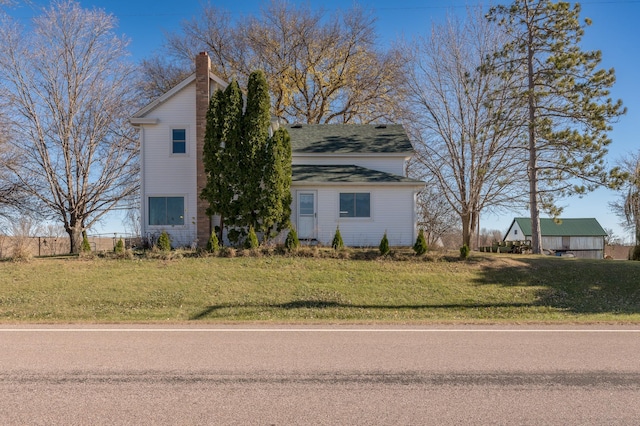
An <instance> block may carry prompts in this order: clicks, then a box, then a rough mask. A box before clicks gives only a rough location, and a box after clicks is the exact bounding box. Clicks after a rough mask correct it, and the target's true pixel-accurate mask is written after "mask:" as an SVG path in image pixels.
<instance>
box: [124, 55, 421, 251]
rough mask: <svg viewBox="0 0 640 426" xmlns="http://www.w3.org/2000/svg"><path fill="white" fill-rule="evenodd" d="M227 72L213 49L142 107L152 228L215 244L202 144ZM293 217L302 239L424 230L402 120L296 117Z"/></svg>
mask: <svg viewBox="0 0 640 426" xmlns="http://www.w3.org/2000/svg"><path fill="white" fill-rule="evenodd" d="M226 84H227V83H226V82H224V81H223V80H221V79H220V78H218V77H217V76H215V75H214V74H213V73H212V72H211V62H210V59H209V56H208V55H207V54H206V53H201V54H199V55H198V56H197V57H196V72H195V73H194V74H193V75H191V76H189V77H188V78H186V79H185V80H184V81H182V82H181V83H180V84H178V85H177V86H176V87H174V88H173V89H171V90H170V91H168V92H167V93H165V94H164V95H162V96H160V97H159V98H158V99H156V100H155V101H153V102H152V103H151V104H149V105H147V106H146V107H144V108H143V109H141V110H140V111H139V112H138V113H136V114H135V115H134V116H133V117H132V118H131V120H130V121H131V123H132V124H133V125H134V126H137V127H138V128H139V129H140V147H141V221H142V224H141V225H142V228H141V229H142V234H143V237H153V236H157V235H159V234H160V233H161V232H162V231H167V232H168V233H169V235H170V236H171V239H172V241H173V243H174V245H176V246H189V245H199V246H203V245H205V244H206V242H207V240H208V237H209V235H210V234H211V230H212V220H211V218H209V217H208V216H207V215H206V213H205V212H206V208H207V204H206V202H205V201H203V200H201V199H200V198H199V196H198V194H200V192H201V191H202V188H203V187H204V185H205V183H206V176H205V172H204V165H203V162H202V151H203V146H204V132H205V128H206V112H207V108H208V106H209V97H210V96H211V94H212V93H214V91H215V90H217V89H219V88H220V89H223V88H224V87H226ZM287 130H288V131H289V134H290V136H291V145H292V161H293V176H292V181H293V182H292V186H291V191H292V195H293V204H292V206H291V207H292V218H291V219H292V223H293V224H294V226H295V227H296V230H297V231H298V237H299V238H300V239H301V240H308V241H317V242H319V243H321V244H330V243H331V240H332V238H333V235H334V233H335V230H336V228H337V227H339V228H340V232H341V234H342V237H343V240H344V242H345V244H346V245H347V246H374V245H378V244H379V243H380V239H381V238H382V235H383V234H384V232H385V231H386V232H387V237H388V238H389V242H390V244H391V245H397V246H408V245H412V244H413V242H414V241H415V239H416V237H417V230H416V223H417V218H416V194H417V192H418V191H419V190H420V189H422V188H423V187H424V183H423V182H421V181H417V180H414V179H410V178H408V177H407V176H406V162H407V160H408V159H409V158H410V156H411V154H412V151H413V148H412V146H411V143H410V141H409V139H408V138H407V135H406V133H405V132H404V130H403V128H402V126H400V125H387V126H384V125H377V126H376V125H355V124H353V125H338V124H329V125H289V126H287Z"/></svg>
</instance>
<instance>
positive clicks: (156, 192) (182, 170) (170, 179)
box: [140, 83, 197, 246]
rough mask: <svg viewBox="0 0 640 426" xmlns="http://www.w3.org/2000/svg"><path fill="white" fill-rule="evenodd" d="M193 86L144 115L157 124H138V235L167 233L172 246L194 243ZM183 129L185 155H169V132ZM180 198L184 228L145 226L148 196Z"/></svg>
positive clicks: (194, 162) (194, 157) (194, 134)
mask: <svg viewBox="0 0 640 426" xmlns="http://www.w3.org/2000/svg"><path fill="white" fill-rule="evenodd" d="M195 116H196V111H195V83H192V84H190V85H189V86H187V87H185V88H184V89H183V90H181V91H180V92H178V93H177V94H175V95H174V96H173V97H172V98H171V102H167V103H165V104H162V105H160V106H158V107H157V108H156V109H154V110H153V111H151V112H150V113H149V114H147V116H146V117H147V118H157V119H158V124H155V125H142V126H141V128H143V129H142V130H141V132H140V137H141V144H142V147H143V151H142V152H143V155H142V162H143V164H142V170H143V173H144V176H143V199H142V204H143V206H142V233H143V236H144V237H149V236H153V235H157V234H159V233H160V232H162V231H163V230H164V231H167V232H168V233H169V234H170V236H171V239H172V242H173V245H174V246H185V245H191V243H192V242H193V241H194V240H195V231H196V229H195V222H196V218H195V216H196V202H197V194H196V123H195ZM173 128H183V129H186V132H187V133H186V137H187V153H186V154H176V155H174V154H172V153H171V129H173ZM150 196H184V197H185V215H184V226H149V225H148V223H149V220H148V217H147V208H148V197H150Z"/></svg>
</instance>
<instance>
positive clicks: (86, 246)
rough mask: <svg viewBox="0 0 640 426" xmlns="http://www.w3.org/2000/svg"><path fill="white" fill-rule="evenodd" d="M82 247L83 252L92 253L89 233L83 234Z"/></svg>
mask: <svg viewBox="0 0 640 426" xmlns="http://www.w3.org/2000/svg"><path fill="white" fill-rule="evenodd" d="M81 249H82V252H83V253H91V244H89V239H88V238H87V234H83V235H82V247H81Z"/></svg>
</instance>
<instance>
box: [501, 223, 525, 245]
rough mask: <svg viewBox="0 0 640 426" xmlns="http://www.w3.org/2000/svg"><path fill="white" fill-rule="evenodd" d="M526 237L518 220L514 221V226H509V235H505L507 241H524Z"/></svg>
mask: <svg viewBox="0 0 640 426" xmlns="http://www.w3.org/2000/svg"><path fill="white" fill-rule="evenodd" d="M526 239H527V238H526V237H525V235H524V234H523V233H522V229H520V225H518V222H514V223H513V226H512V227H511V228H509V231H508V233H507V235H506V236H505V237H504V240H505V241H524V240H526Z"/></svg>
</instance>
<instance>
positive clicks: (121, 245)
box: [113, 238, 124, 254]
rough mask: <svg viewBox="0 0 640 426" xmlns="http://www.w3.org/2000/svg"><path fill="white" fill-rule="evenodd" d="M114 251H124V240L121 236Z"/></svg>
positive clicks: (119, 252)
mask: <svg viewBox="0 0 640 426" xmlns="http://www.w3.org/2000/svg"><path fill="white" fill-rule="evenodd" d="M113 252H114V253H115V254H122V253H124V241H122V238H120V239H119V240H118V242H117V243H116V245H115V247H114V248H113Z"/></svg>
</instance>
